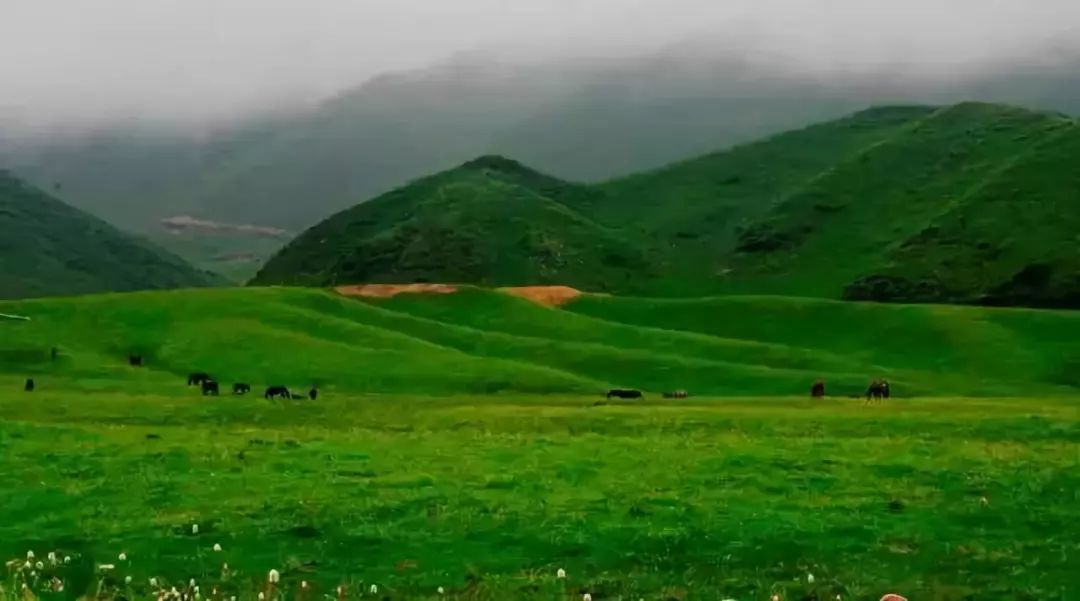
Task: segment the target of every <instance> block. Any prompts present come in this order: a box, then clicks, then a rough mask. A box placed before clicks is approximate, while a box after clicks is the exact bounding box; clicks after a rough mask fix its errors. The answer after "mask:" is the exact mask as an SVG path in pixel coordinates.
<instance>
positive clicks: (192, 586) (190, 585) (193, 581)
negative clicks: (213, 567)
mask: <svg viewBox="0 0 1080 601" xmlns="http://www.w3.org/2000/svg"><path fill="white" fill-rule="evenodd" d="M187 585H188V586H189V587H191V588H195V579H194V578H192V579H191V580H188V583H187Z"/></svg>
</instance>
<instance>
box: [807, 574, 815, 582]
mask: <svg viewBox="0 0 1080 601" xmlns="http://www.w3.org/2000/svg"><path fill="white" fill-rule="evenodd" d="M806 583H807V584H814V575H813V574H807V575H806Z"/></svg>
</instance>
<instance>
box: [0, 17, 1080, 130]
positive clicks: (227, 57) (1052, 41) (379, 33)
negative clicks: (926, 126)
mask: <svg viewBox="0 0 1080 601" xmlns="http://www.w3.org/2000/svg"><path fill="white" fill-rule="evenodd" d="M3 12H4V15H3V19H0V50H2V52H0V76H2V78H3V82H4V87H3V89H4V92H3V95H2V96H0V124H2V126H3V127H4V128H5V130H8V135H9V136H11V135H14V134H13V132H19V133H20V134H26V133H28V132H31V133H32V132H41V131H43V130H44V131H50V132H55V130H56V129H58V128H60V129H64V130H68V131H70V130H81V129H87V128H91V129H92V128H100V127H103V126H107V125H110V124H115V123H128V124H130V123H131V122H133V121H138V122H150V123H156V124H160V123H171V124H182V125H183V126H184V127H185V128H186V129H189V130H190V129H191V128H195V127H196V126H198V128H199V129H201V128H202V127H204V126H207V125H211V124H212V125H216V126H220V125H222V124H227V123H229V122H231V121H233V120H235V119H243V118H247V117H250V116H251V115H253V114H265V113H268V112H270V113H275V112H281V111H289V110H293V109H297V108H301V107H310V106H312V105H313V104H314V103H317V102H319V101H321V100H324V99H326V98H329V97H332V96H333V95H335V94H337V93H340V92H342V91H344V90H347V89H350V88H352V87H355V86H356V85H358V84H359V83H361V82H363V81H365V80H367V79H370V78H371V77H374V76H377V75H379V74H381V73H387V72H395V71H401V70H411V69H417V68H423V67H425V66H430V65H432V64H436V63H440V62H443V61H445V60H446V59H447V57H449V56H452V55H457V54H463V53H464V54H468V55H471V56H482V57H484V58H486V59H492V58H497V59H498V60H500V61H503V62H506V63H507V64H516V63H530V62H533V63H535V62H545V61H550V60H552V59H557V58H560V57H562V58H566V57H594V58H595V57H634V56H651V55H653V54H656V53H657V52H659V51H660V50H661V49H663V48H670V47H673V46H675V47H678V46H680V45H681V46H682V48H683V49H685V50H689V49H691V48H692V49H694V53H700V52H701V51H702V50H703V49H708V50H709V51H710V52H711V53H713V54H722V55H735V56H740V57H746V58H753V59H755V60H766V61H771V62H776V63H782V64H786V65H787V66H788V67H789V68H791V69H797V70H800V71H804V72H809V73H815V74H818V75H821V76H824V75H829V74H831V75H835V74H838V73H850V72H860V71H861V72H866V71H868V70H877V69H881V68H887V69H889V70H890V71H896V70H901V71H904V72H907V73H908V74H923V75H930V76H944V75H948V76H955V75H957V74H958V73H959V74H963V75H972V74H975V73H979V72H983V71H986V70H987V69H989V68H992V67H993V66H994V65H1000V64H1001V63H1002V62H1003V61H1017V62H1020V63H1027V62H1029V61H1030V60H1031V59H1033V58H1034V59H1037V60H1039V61H1053V59H1054V55H1055V54H1058V53H1062V52H1065V51H1066V50H1067V46H1068V45H1070V44H1074V40H1076V39H1077V38H1078V36H1076V35H1073V34H1075V33H1076V32H1077V27H1078V25H1080V5H1077V3H1075V2H1070V1H1069V0H1040V1H1039V2H1020V1H1016V0H1007V1H1006V0H982V1H978V0H953V1H950V2H939V1H935V0H907V1H903V2H901V1H896V0H871V1H865V0H863V1H860V0H729V1H725V2H715V1H713V0H663V1H660V0H522V1H515V2H508V1H506V0H452V1H450V0H448V1H441V2H434V1H431V0H366V1H364V2H355V1H351V0H321V1H320V2H315V3H312V2H299V1H297V0H230V1H229V2H220V1H218V0H188V1H185V2H171V1H168V0H99V1H95V2H69V1H67V0H6V1H5V2H4V11H3ZM1073 47H1074V48H1075V46H1073ZM691 54H693V53H691Z"/></svg>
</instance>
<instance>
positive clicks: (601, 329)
mask: <svg viewBox="0 0 1080 601" xmlns="http://www.w3.org/2000/svg"><path fill="white" fill-rule="evenodd" d="M0 313H7V314H14V315H23V316H27V317H30V318H31V319H30V321H6V322H3V324H2V325H0V327H2V328H3V330H2V331H3V335H4V336H3V339H2V341H0V379H2V378H5V377H10V378H11V379H12V380H15V379H17V378H18V377H23V376H27V375H33V376H35V377H36V378H38V379H39V381H40V382H41V384H42V385H43V386H45V387H48V386H49V384H48V382H49V381H50V380H55V379H57V378H64V379H67V380H68V381H69V384H68V385H71V384H70V382H74V383H75V384H74V385H76V386H79V387H82V388H84V389H90V390H92V389H97V388H107V387H109V386H113V387H115V386H116V384H115V381H116V380H122V381H124V382H126V384H125V387H126V388H128V389H131V390H145V391H151V390H156V389H160V387H162V386H182V385H183V377H184V376H185V375H186V374H187V373H188V372H190V371H196V370H206V371H209V372H210V373H212V374H214V375H215V376H216V377H218V378H219V379H221V380H222V382H223V383H225V384H226V385H228V384H230V383H231V382H234V381H247V382H251V383H252V384H254V385H255V386H256V387H260V386H262V385H265V384H271V383H282V384H286V385H288V386H291V387H294V388H301V389H303V388H306V387H307V386H309V385H311V384H312V383H318V384H319V385H320V386H322V387H323V388H325V389H327V390H329V391H334V390H339V391H354V392H371V393H379V392H386V393H418V394H440V395H441V394H474V393H495V392H501V391H517V392H528V393H567V394H590V395H591V394H598V393H600V392H602V391H603V390H604V389H605V388H607V387H610V386H632V387H639V388H642V389H644V390H647V391H650V392H651V393H657V392H660V391H663V390H670V389H675V388H685V389H689V390H691V391H693V392H694V393H695V394H712V395H761V394H766V395H786V394H794V395H802V394H805V393H806V390H807V387H808V385H809V383H810V382H812V381H813V380H815V379H816V378H819V377H822V378H825V379H826V380H827V381H828V382H829V386H830V390H831V391H832V392H833V394H852V393H856V392H859V391H861V390H862V389H863V387H864V386H865V383H866V381H867V380H868V379H869V378H870V377H873V376H876V375H884V376H887V377H889V378H890V379H891V380H892V381H893V382H894V388H895V389H896V391H897V393H898V394H901V395H930V394H956V395H1029V394H1065V393H1071V391H1072V390H1073V389H1074V388H1073V387H1076V386H1080V380H1078V379H1077V376H1076V372H1075V367H1076V366H1077V365H1080V343H1077V342H1076V340H1080V336H1078V335H1080V316H1076V315H1073V314H1071V313H1066V312H1053V311H1038V310H1008V309H981V308H963V307H933V306H891V305H875V304H859V303H841V302H835V301H823V300H811V299H791V298H776V297H761V298H745V297H743V298H740V297H732V298H722V299H697V300H649V299H635V298H623V297H592V296H586V297H582V298H580V299H578V300H577V301H574V302H573V303H572V304H570V305H569V306H568V307H567V308H566V309H548V308H544V307H540V306H538V305H534V304H531V303H529V302H527V301H524V300H522V299H519V298H516V297H511V296H508V295H506V294H504V293H501V292H497V291H491V290H483V289H470V288H465V289H462V290H460V291H459V292H457V293H455V294H451V295H445V296H444V295H411V296H399V297H396V298H392V299H384V300H371V301H360V300H356V299H351V298H345V297H341V296H338V295H337V294H334V293H332V292H327V291H322V290H313V289H301V288H247V289H232V290H183V291H165V292H140V293H131V294H123V295H115V294H113V295H102V296H86V297H79V298H69V299H42V300H27V301H7V302H0ZM52 347H57V348H59V349H60V351H61V353H60V357H59V358H58V360H57V361H55V362H53V361H51V360H50V357H49V349H50V348H52ZM129 353H140V354H142V355H143V356H144V357H145V359H146V363H147V367H146V368H142V369H140V368H132V367H129V366H128V365H127V364H126V357H127V355H128V354H129ZM12 385H14V384H12Z"/></svg>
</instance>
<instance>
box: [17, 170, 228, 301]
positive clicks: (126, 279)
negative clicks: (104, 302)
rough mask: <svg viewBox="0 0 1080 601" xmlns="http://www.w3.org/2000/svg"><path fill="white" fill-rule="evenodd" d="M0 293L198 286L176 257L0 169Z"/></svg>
mask: <svg viewBox="0 0 1080 601" xmlns="http://www.w3.org/2000/svg"><path fill="white" fill-rule="evenodd" d="M0 230H2V231H3V232H4V235H3V236H2V237H0V298H19V297H28V296H50V295H61V294H83V293H89V292H103V291H124V290H139V289H149V288H176V287H182V286H201V285H206V284H209V283H211V282H213V281H214V278H213V277H212V276H210V275H208V274H205V273H201V272H198V271H196V270H195V269H194V268H192V267H191V266H189V265H188V264H186V263H185V262H184V261H183V260H181V259H179V258H178V257H175V256H173V255H171V254H169V253H167V252H165V251H163V250H161V249H158V248H155V247H153V246H151V245H150V244H148V243H144V242H142V241H140V240H138V239H136V238H134V237H132V236H130V235H128V234H125V233H123V232H120V231H118V230H116V229H115V228H113V227H111V226H109V225H108V224H106V223H104V222H102V221H100V220H98V219H96V218H94V217H92V216H90V215H87V214H86V213H83V212H82V211H79V210H77V209H74V208H72V207H70V206H68V205H65V204H64V203H62V202H60V201H59V200H56V199H55V198H53V197H51V196H49V195H48V194H45V193H44V192H42V191H41V190H38V189H36V188H33V187H31V186H29V185H28V184H26V183H24V182H22V181H20V180H19V179H16V178H15V177H14V176H13V175H11V174H9V173H7V172H5V171H0Z"/></svg>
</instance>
